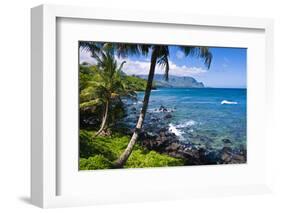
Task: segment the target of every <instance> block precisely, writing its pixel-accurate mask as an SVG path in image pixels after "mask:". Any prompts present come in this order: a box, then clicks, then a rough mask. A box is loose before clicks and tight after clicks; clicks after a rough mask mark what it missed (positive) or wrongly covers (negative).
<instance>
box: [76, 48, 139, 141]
mask: <svg viewBox="0 0 281 213" xmlns="http://www.w3.org/2000/svg"><path fill="white" fill-rule="evenodd" d="M95 59H96V60H97V66H96V70H95V74H96V76H95V79H93V80H92V81H89V82H88V87H87V88H85V89H84V90H82V91H81V99H82V100H83V98H84V99H85V97H86V99H88V101H86V102H83V103H81V104H80V108H83V107H89V106H95V105H101V104H102V105H103V109H104V110H103V115H102V119H101V120H102V122H101V125H100V128H99V130H98V131H97V132H96V134H95V136H97V135H99V134H100V133H101V132H103V131H104V129H105V128H106V127H107V123H108V115H109V107H110V105H111V102H113V101H116V100H117V101H121V97H122V96H130V97H132V96H134V95H135V93H134V91H131V90H129V89H128V86H127V85H126V81H124V75H123V72H122V67H123V65H124V63H126V62H125V61H123V62H122V63H121V65H120V66H118V65H117V61H116V60H115V59H114V56H113V55H112V54H111V53H110V51H104V50H99V53H98V54H96V55H95Z"/></svg>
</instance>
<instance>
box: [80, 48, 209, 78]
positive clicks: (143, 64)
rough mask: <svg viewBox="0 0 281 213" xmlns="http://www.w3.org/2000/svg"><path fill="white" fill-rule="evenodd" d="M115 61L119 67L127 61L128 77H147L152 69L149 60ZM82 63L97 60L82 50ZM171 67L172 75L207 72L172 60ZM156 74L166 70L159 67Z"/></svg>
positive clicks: (191, 74) (126, 71)
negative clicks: (180, 64)
mask: <svg viewBox="0 0 281 213" xmlns="http://www.w3.org/2000/svg"><path fill="white" fill-rule="evenodd" d="M115 59H116V60H117V62H118V64H119V65H120V64H121V63H122V61H126V63H125V64H124V66H123V71H124V72H125V73H126V74H127V75H147V74H148V72H149V68H150V61H149V60H144V61H140V60H135V61H134V60H130V59H128V58H118V57H117V56H116V57H115ZM82 62H88V63H90V64H95V63H96V60H95V59H94V58H92V57H91V53H90V52H86V51H81V50H80V63H82ZM169 65H170V70H169V74H170V75H177V76H191V77H196V76H198V75H200V74H203V73H206V72H207V70H206V69H203V68H201V67H188V66H185V65H184V66H178V65H176V64H175V63H174V62H172V61H171V60H170V61H169ZM155 73H156V74H164V69H162V68H161V67H159V66H157V67H156V70H155Z"/></svg>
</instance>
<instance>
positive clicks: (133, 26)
mask: <svg viewBox="0 0 281 213" xmlns="http://www.w3.org/2000/svg"><path fill="white" fill-rule="evenodd" d="M109 14H110V15H109ZM31 21H32V38H31V39H32V147H31V153H32V162H31V167H32V174H31V177H32V180H31V182H32V184H31V185H32V188H31V198H32V203H34V204H35V205H38V206H41V207H56V206H73V205H89V204H98V203H117V202H138V201H143V200H164V199H178V198H181V199H182V198H186V197H194V196H206V195H212V196H213V195H228V194H231V195H232V194H238V195H239V194H251V193H264V192H269V191H270V178H271V173H270V169H269V168H270V155H269V154H268V153H269V152H270V149H272V146H271V145H270V141H271V137H272V134H271V131H273V130H272V128H270V127H271V125H272V124H271V123H272V122H270V121H271V119H272V116H273V115H272V113H271V112H272V110H271V109H272V105H273V100H272V96H271V95H270V94H271V92H272V88H273V85H272V83H273V82H272V78H273V67H272V66H273V65H272V64H273V63H272V52H273V51H272V47H273V41H272V28H273V27H272V25H273V24H272V21H271V20H268V19H254V18H235V17H223V18H222V17H215V16H191V15H187V14H169V15H168V16H167V14H161V12H155V13H151V12H146V11H123V12H120V11H118V12H117V11H113V10H112V11H110V13H108V12H107V13H104V12H103V10H101V9H99V8H96V9H95V8H82V7H81V8H79V7H66V6H52V5H43V6H39V7H36V8H33V9H32V20H31ZM121 194H122V196H120V195H121Z"/></svg>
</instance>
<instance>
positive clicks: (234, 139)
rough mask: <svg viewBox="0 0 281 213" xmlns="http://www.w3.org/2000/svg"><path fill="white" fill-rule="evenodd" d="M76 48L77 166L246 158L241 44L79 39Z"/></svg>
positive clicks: (162, 164) (231, 161)
mask: <svg viewBox="0 0 281 213" xmlns="http://www.w3.org/2000/svg"><path fill="white" fill-rule="evenodd" d="M77 51H78V54H79V57H78V60H79V61H78V64H79V67H78V73H79V91H77V92H78V93H79V100H78V101H79V112H77V113H78V116H79V124H77V125H78V126H79V144H78V146H79V170H101V169H121V168H124V169H127V168H151V167H173V166H204V165H224V164H245V163H247V48H237V47H208V46H190V45H174V44H141V43H122V42H120V43H116V42H110V41H79V42H78V48H77ZM69 116H72V115H69ZM73 116H75V115H73ZM229 166H231V165H229Z"/></svg>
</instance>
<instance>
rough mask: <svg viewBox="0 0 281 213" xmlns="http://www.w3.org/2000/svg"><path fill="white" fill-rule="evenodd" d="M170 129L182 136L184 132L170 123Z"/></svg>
mask: <svg viewBox="0 0 281 213" xmlns="http://www.w3.org/2000/svg"><path fill="white" fill-rule="evenodd" d="M169 131H170V132H172V133H174V134H175V135H176V136H178V137H182V134H183V132H182V131H180V130H179V129H177V128H176V126H175V125H173V124H169Z"/></svg>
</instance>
